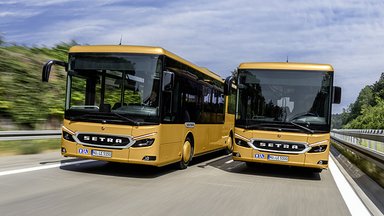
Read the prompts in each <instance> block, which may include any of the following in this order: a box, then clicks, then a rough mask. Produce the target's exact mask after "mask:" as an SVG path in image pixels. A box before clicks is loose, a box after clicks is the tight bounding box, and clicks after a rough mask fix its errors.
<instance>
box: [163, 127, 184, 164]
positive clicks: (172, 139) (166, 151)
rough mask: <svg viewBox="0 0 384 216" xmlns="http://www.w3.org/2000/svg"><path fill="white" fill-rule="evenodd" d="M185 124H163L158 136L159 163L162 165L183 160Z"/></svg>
mask: <svg viewBox="0 0 384 216" xmlns="http://www.w3.org/2000/svg"><path fill="white" fill-rule="evenodd" d="M184 128H185V126H184V124H161V125H160V128H159V134H158V140H159V142H158V145H159V163H160V164H162V165H165V164H168V163H172V162H176V161H179V160H181V148H182V144H183V142H184V138H185V137H184V136H185V134H184Z"/></svg>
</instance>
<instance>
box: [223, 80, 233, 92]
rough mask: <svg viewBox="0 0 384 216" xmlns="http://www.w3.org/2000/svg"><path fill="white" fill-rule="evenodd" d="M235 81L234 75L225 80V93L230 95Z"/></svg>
mask: <svg viewBox="0 0 384 216" xmlns="http://www.w3.org/2000/svg"><path fill="white" fill-rule="evenodd" d="M232 83H233V76H229V77H227V78H226V79H225V81H224V95H230V94H231V89H232Z"/></svg>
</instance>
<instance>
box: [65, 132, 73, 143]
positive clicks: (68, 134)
mask: <svg viewBox="0 0 384 216" xmlns="http://www.w3.org/2000/svg"><path fill="white" fill-rule="evenodd" d="M63 138H64V139H65V140H68V141H70V142H75V140H74V139H73V136H72V134H70V133H68V132H67V131H63Z"/></svg>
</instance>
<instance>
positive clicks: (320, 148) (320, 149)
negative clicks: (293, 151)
mask: <svg viewBox="0 0 384 216" xmlns="http://www.w3.org/2000/svg"><path fill="white" fill-rule="evenodd" d="M327 147H328V146H327V145H318V146H313V147H312V148H311V150H309V151H308V153H319V152H325V150H327Z"/></svg>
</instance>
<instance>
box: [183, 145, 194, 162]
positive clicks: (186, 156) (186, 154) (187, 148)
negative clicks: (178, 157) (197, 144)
mask: <svg viewBox="0 0 384 216" xmlns="http://www.w3.org/2000/svg"><path fill="white" fill-rule="evenodd" d="M191 150H192V148H191V143H190V142H189V140H186V141H185V142H184V145H183V161H184V163H188V162H189V160H190V159H191Z"/></svg>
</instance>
